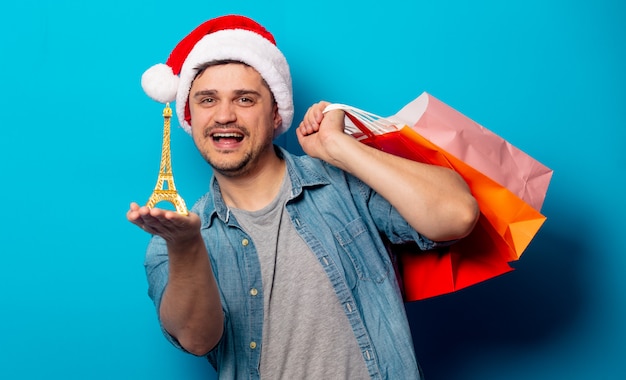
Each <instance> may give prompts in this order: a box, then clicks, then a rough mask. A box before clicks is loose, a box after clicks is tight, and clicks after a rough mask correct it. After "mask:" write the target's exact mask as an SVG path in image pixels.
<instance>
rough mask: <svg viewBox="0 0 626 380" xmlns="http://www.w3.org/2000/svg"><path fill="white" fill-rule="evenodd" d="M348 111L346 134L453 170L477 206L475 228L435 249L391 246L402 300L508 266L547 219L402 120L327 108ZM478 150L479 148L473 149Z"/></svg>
mask: <svg viewBox="0 0 626 380" xmlns="http://www.w3.org/2000/svg"><path fill="white" fill-rule="evenodd" d="M332 109H342V110H344V111H345V112H346V117H347V119H348V120H347V122H346V132H347V133H350V134H352V135H353V136H354V137H355V138H357V139H358V140H360V141H361V142H362V143H364V144H367V145H369V146H372V147H374V148H376V149H379V150H382V151H385V152H388V153H390V154H394V155H397V156H401V157H404V158H407V159H411V160H415V161H420V162H424V163H429V164H434V165H440V166H444V167H448V168H451V169H453V170H455V171H457V172H458V173H459V174H460V175H461V176H462V177H463V179H464V180H465V181H466V182H467V183H468V185H469V187H470V189H471V191H472V193H473V195H474V197H475V198H476V200H477V202H478V204H479V207H480V217H479V221H478V223H477V225H476V227H475V228H474V230H473V232H472V233H471V234H470V235H469V236H467V237H466V238H464V239H461V240H459V241H458V242H456V243H455V244H452V245H451V246H449V247H447V248H445V249H442V250H436V251H427V252H424V251H421V252H417V251H418V250H417V249H416V247H412V246H411V245H402V246H394V247H391V249H392V253H393V254H395V255H397V256H398V257H397V258H398V260H397V264H398V270H399V277H400V283H401V285H402V290H403V294H404V297H405V300H406V301H415V300H419V299H424V298H428V297H433V296H437V295H441V294H445V293H450V292H454V291H457V290H459V289H462V288H465V287H467V286H470V285H474V284H476V283H479V282H482V281H485V280H487V279H490V278H493V277H496V276H499V275H501V274H504V273H506V272H509V271H511V270H512V268H511V267H510V265H509V262H511V261H515V260H518V259H519V258H520V256H521V255H522V253H523V251H524V250H525V249H526V247H527V246H528V244H529V243H530V241H531V240H532V238H533V237H534V236H535V235H536V233H537V232H538V230H539V228H540V227H541V225H542V224H543V222H544V221H545V219H546V218H545V216H543V215H542V214H541V213H540V212H539V211H538V210H536V209H535V208H533V207H532V206H531V205H530V204H529V203H528V202H526V201H524V200H523V199H522V198H520V197H519V196H517V195H516V194H514V193H513V192H511V191H510V190H509V189H508V188H506V187H505V186H503V185H501V184H499V183H498V182H496V181H494V180H493V179H491V178H490V177H488V176H487V175H485V174H484V173H482V172H480V171H479V170H477V169H476V168H474V167H472V166H471V165H469V164H468V163H466V162H464V161H463V160H461V159H460V158H458V157H456V156H454V155H452V154H450V153H449V152H447V151H446V150H444V149H442V148H441V147H439V146H437V145H436V144H434V143H432V142H431V141H429V140H428V139H426V138H425V137H423V136H421V135H420V134H418V133H417V132H416V131H414V130H413V129H412V128H411V127H409V126H408V125H405V124H404V123H403V122H402V121H401V120H394V119H392V118H388V119H385V118H381V117H379V116H376V115H374V114H371V113H368V112H365V111H362V110H359V109H357V108H354V107H350V106H346V105H342V104H332V105H330V106H328V107H327V108H326V110H325V111H326V112H327V111H329V110H332ZM477 148H478V147H477Z"/></svg>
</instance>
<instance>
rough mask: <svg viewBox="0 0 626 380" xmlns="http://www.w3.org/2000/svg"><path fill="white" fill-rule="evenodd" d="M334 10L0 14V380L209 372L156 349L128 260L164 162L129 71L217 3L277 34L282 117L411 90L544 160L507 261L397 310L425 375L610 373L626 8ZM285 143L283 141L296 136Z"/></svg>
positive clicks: (522, 4) (325, 4)
mask: <svg viewBox="0 0 626 380" xmlns="http://www.w3.org/2000/svg"><path fill="white" fill-rule="evenodd" d="M339 3H340V2H337V1H327V0H319V1H315V2H311V3H310V4H307V3H306V2H297V1H271V2H270V1H250V2H246V1H240V2H236V3H235V5H232V4H226V2H199V1H184V0H181V1H177V2H172V1H158V0H152V1H145V2H142V1H123V2H122V1H115V0H111V1H107V2H79V1H74V2H71V1H63V0H56V1H52V0H49V1H45V0H40V1H30V2H27V1H14V2H10V3H9V4H5V5H4V6H3V10H2V13H1V16H0V17H1V18H2V22H0V44H1V45H0V48H1V51H2V54H1V57H2V59H0V68H1V70H0V72H1V73H2V74H1V75H0V88H1V91H0V100H1V102H0V105H1V107H2V118H1V119H0V120H1V121H0V123H1V126H2V136H1V137H0V159H1V162H2V163H3V164H4V166H3V168H2V170H1V171H0V173H2V174H1V175H0V199H2V201H3V202H2V203H3V206H4V213H3V217H2V219H1V221H0V223H1V224H2V226H1V228H0V251H1V254H0V268H1V270H0V271H1V274H0V350H1V352H0V378H2V379H47V378H63V379H86V378H89V379H111V378H117V379H141V378H151V379H155V380H156V379H181V378H185V379H206V378H207V373H209V374H212V370H210V368H209V365H208V364H207V363H206V362H205V361H204V360H202V359H198V358H195V357H191V356H187V355H184V354H182V353H180V352H178V351H176V350H175V349H174V348H172V347H170V346H169V344H168V343H167V342H166V341H165V340H164V339H163V338H162V336H161V334H160V332H159V329H158V326H157V323H156V317H155V313H154V310H153V307H152V304H151V303H150V301H149V299H148V297H147V295H146V281H145V277H144V273H143V267H142V262H143V252H144V249H145V245H146V243H147V241H148V237H147V236H145V235H143V234H142V233H141V232H140V231H139V230H138V229H136V228H134V227H133V226H131V225H130V224H129V223H127V222H126V220H125V212H126V210H127V207H128V203H129V202H130V201H132V200H135V201H139V202H145V201H146V200H147V198H148V196H149V195H150V192H151V190H152V187H153V186H154V182H155V180H156V175H157V172H158V164H159V159H160V147H161V146H160V144H161V127H162V118H161V115H160V114H161V106H160V105H158V104H157V103H155V102H152V101H151V100H149V99H148V98H147V97H146V96H145V95H144V94H143V92H142V90H141V88H140V85H139V78H140V76H141V74H142V72H143V71H144V70H145V69H146V68H147V67H149V66H150V65H152V64H154V63H158V62H163V61H164V60H165V59H166V57H167V54H168V53H169V51H170V49H171V48H172V47H173V46H174V45H175V43H176V42H178V40H179V39H180V38H181V37H182V36H184V35H185V34H186V33H187V32H189V31H190V30H191V29H192V28H193V27H195V26H196V25H197V24H199V23H200V22H202V21H204V20H205V19H207V18H210V17H213V16H216V15H220V14H224V13H232V12H234V13H244V14H247V15H250V16H252V17H254V18H257V19H258V20H259V21H261V22H262V23H264V24H265V25H266V26H267V27H268V28H269V29H270V30H271V31H273V32H274V34H275V35H276V37H277V40H278V43H279V46H280V47H281V48H282V49H283V51H284V53H285V55H286V56H287V58H288V59H289V61H290V63H291V67H292V71H293V78H294V87H295V100H296V107H297V112H296V120H299V119H300V118H301V117H302V115H303V113H304V111H305V110H306V107H307V106H308V105H309V104H310V103H312V102H314V101H317V100H319V99H328V100H330V101H335V102H342V103H348V104H352V105H354V106H357V107H360V108H363V109H367V110H369V111H372V112H375V113H378V114H382V115H387V114H392V113H395V111H396V110H398V109H399V108H400V107H401V106H402V105H404V104H405V103H407V102H408V101H410V100H411V99H413V98H414V97H416V96H417V95H418V94H420V93H421V92H422V91H428V92H430V93H431V94H433V95H434V96H436V97H438V98H439V99H441V100H443V101H444V102H446V103H448V104H449V105H451V106H453V107H455V108H456V109H458V110H459V111H461V112H463V113H464V114H466V115H467V116H469V117H471V118H473V119H474V120H476V121H478V122H479V123H481V124H483V125H484V126H486V127H487V128H489V129H491V130H493V131H494V132H496V133H498V134H500V135H501V136H503V137H505V138H506V139H508V140H509V141H510V142H512V143H513V144H514V145H516V146H518V147H519V148H521V149H522V150H524V151H526V152H528V153H529V154H531V155H532V156H534V157H536V158H537V159H539V160H540V161H541V162H543V163H544V164H546V165H548V166H549V167H551V168H552V169H554V171H555V174H554V177H553V181H552V184H551V187H550V190H549V192H548V197H547V200H546V203H545V205H544V208H543V212H544V213H545V214H546V215H547V216H548V221H547V222H546V224H545V225H544V227H543V228H542V229H541V231H540V232H539V234H538V235H537V237H536V239H535V240H534V241H533V243H532V244H531V245H530V247H529V248H528V250H527V251H526V252H525V254H524V256H523V257H522V259H521V260H520V261H519V262H517V263H515V267H516V268H517V270H516V271H514V272H513V273H510V274H507V275H505V276H502V277H499V278H497V279H494V280H491V281H489V282H486V283H483V284H481V285H478V286H475V287H472V288H470V289H466V290H464V291H461V292H458V293H456V294H452V295H448V296H443V297H438V298H435V299H431V300H426V301H423V302H418V303H413V304H410V305H408V311H409V314H410V317H411V323H412V325H413V328H414V339H415V342H416V349H417V353H418V356H419V359H420V361H421V363H422V365H423V367H424V369H425V371H426V373H427V375H428V378H429V379H430V380H437V379H446V380H449V379H451V380H454V379H459V380H461V379H463V380H466V379H482V380H484V379H494V380H495V379H528V378H532V379H557V378H569V379H589V378H593V379H623V378H626V363H625V361H624V358H625V357H626V345H625V343H624V342H625V341H626V322H625V320H626V287H625V286H624V283H623V280H622V278H623V272H624V271H625V270H626V246H625V244H624V239H623V236H622V235H623V229H624V226H625V223H624V219H623V215H624V214H625V213H626V207H625V206H626V203H625V202H624V196H623V193H624V190H623V189H624V188H625V186H624V185H625V181H624V167H625V166H626V154H625V153H624V148H623V141H624V138H623V133H622V132H623V130H624V128H626V111H625V109H626V107H625V103H626V74H625V73H626V70H625V69H624V67H625V66H626V57H625V53H626V30H625V27H624V17H625V16H626V7H625V6H624V5H623V4H622V3H621V2H618V1H608V0H596V1H593V2H591V1H588V2H582V1H565V0H541V1H539V0H527V1H518V0H513V1H506V2H504V1H495V0H492V1H476V2H466V1H460V0H457V1H455V0H448V1H428V2H427V1H408V0H407V1H399V0H390V1H385V2H379V1H376V2H374V1H371V2H370V1H362V2H359V1H348V2H345V3H347V4H339ZM183 7H184V8H185V9H184V10H181V9H182V8H183ZM280 142H281V143H282V144H283V145H286V146H287V147H289V148H290V149H292V150H294V151H298V148H297V142H296V140H295V139H294V137H293V131H291V132H290V133H289V134H288V135H287V136H286V137H284V138H281V141H280ZM172 149H173V167H174V173H175V175H176V184H177V187H178V188H179V190H180V192H181V194H182V195H183V196H184V197H185V199H186V200H187V203H189V204H191V203H193V201H194V200H195V199H196V198H198V197H199V196H200V195H201V194H202V193H203V192H204V191H205V189H206V186H207V183H208V174H209V173H208V169H207V167H206V165H205V164H204V163H203V161H202V160H201V159H200V157H199V155H198V154H197V153H196V151H195V148H194V147H193V145H192V143H191V140H190V139H189V138H188V137H187V136H186V135H185V134H184V133H183V132H182V130H180V129H178V128H176V129H174V130H173V134H172ZM208 378H212V375H209V376H208Z"/></svg>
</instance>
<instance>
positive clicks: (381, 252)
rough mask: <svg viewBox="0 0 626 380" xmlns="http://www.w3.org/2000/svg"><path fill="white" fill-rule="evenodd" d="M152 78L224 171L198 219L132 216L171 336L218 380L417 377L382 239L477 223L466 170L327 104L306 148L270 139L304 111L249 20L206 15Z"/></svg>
mask: <svg viewBox="0 0 626 380" xmlns="http://www.w3.org/2000/svg"><path fill="white" fill-rule="evenodd" d="M168 81H172V83H173V84H167V83H168ZM142 84H143V86H144V89H145V90H146V92H147V93H148V94H149V95H150V96H152V97H153V98H155V99H156V100H159V101H162V102H167V101H172V100H173V99H174V98H175V99H176V109H177V115H178V118H179V120H180V122H181V125H182V126H183V128H185V130H187V131H188V132H189V133H190V134H191V136H192V137H193V140H194V143H195V144H196V146H197V148H198V150H199V151H200V153H201V154H202V155H203V157H204V158H205V159H206V161H207V162H208V163H209V164H210V165H211V167H212V169H213V180H212V182H211V189H210V191H209V192H208V193H207V194H205V196H204V197H202V198H201V199H200V200H199V201H198V202H197V203H196V204H195V206H194V207H193V209H192V212H191V213H190V214H189V215H188V216H182V215H179V214H177V213H175V212H172V211H165V210H162V209H158V208H153V209H148V208H147V207H139V206H138V205H137V204H136V203H132V204H131V206H130V210H129V211H128V214H127V218H128V220H129V221H131V222H132V223H134V224H136V225H138V226H139V227H141V228H142V229H144V230H145V231H146V232H148V233H151V234H153V235H154V237H153V239H152V240H151V242H150V245H149V247H148V252H147V256H146V271H147V276H148V280H149V285H150V286H149V294H150V296H151V297H152V299H153V300H154V302H155V305H156V307H157V311H158V316H159V320H160V322H161V325H162V327H163V330H164V333H165V335H166V337H167V338H168V339H169V340H170V341H171V342H172V343H173V344H174V345H176V346H177V347H179V348H181V349H183V350H185V351H187V352H190V353H192V354H194V355H198V356H201V355H207V356H208V358H209V361H210V362H211V363H212V365H213V366H214V367H215V368H216V370H217V372H218V375H219V378H220V379H221V378H225V379H226V378H228V379H230V378H250V379H255V378H256V379H258V378H261V377H262V378H267V379H279V378H284V379H294V378H310V379H330V378H332V379H338V378H345V379H363V378H373V379H417V378H419V377H420V374H419V369H418V365H417V362H416V359H415V355H414V351H413V346H412V339H411V336H410V330H409V327H408V322H407V319H406V315H405V311H404V305H403V303H402V298H401V295H400V291H399V289H398V285H397V281H396V278H395V273H394V270H393V266H392V262H391V260H390V258H389V256H388V254H387V251H386V250H385V246H384V244H383V240H382V238H381V235H384V236H385V237H386V238H387V239H389V240H390V241H391V242H394V243H400V242H406V241H417V243H418V244H419V245H420V246H421V247H422V248H423V249H428V248H432V247H434V246H435V245H437V244H438V243H436V242H446V241H451V240H455V239H459V238H462V237H464V236H466V235H467V234H469V232H470V231H471V229H472V228H473V226H474V224H475V222H476V219H477V217H478V208H477V205H476V202H475V200H474V198H473V197H472V195H471V194H470V192H469V190H468V187H467V185H466V184H465V183H464V182H463V180H462V179H461V178H460V177H459V176H458V175H457V174H456V173H454V172H452V171H450V170H448V169H444V168H441V167H435V166H430V165H425V164H421V163H417V162H412V161H408V160H405V159H402V158H399V157H395V156H391V155H389V154H385V153H383V152H380V151H377V150H375V149H372V148H370V147H367V146H365V145H364V144H361V143H359V142H358V141H356V140H355V139H353V138H352V137H350V136H349V135H347V134H345V133H344V132H343V128H344V114H343V113H342V112H341V111H331V112H328V113H327V114H324V112H323V110H324V108H325V106H326V105H327V104H328V103H327V102H320V103H318V104H315V105H313V106H312V107H311V108H310V109H309V110H308V111H307V113H306V115H305V117H304V119H303V121H302V122H301V123H300V125H299V127H298V129H297V130H296V134H297V137H298V141H299V142H300V144H301V145H302V148H303V150H304V151H305V152H306V153H307V155H308V156H302V157H296V156H293V155H291V154H289V153H288V152H286V151H285V150H283V149H281V148H278V147H276V146H274V145H273V139H274V138H275V137H276V136H278V135H279V134H281V133H282V132H284V131H285V130H287V128H289V126H290V124H291V119H292V117H293V101H292V95H291V77H290V74H289V68H288V66H287V62H286V60H285V58H284V56H283V55H282V53H280V51H279V50H278V48H277V47H276V45H275V43H274V39H273V37H272V35H271V34H270V33H269V32H268V31H267V30H265V29H264V28H263V27H262V26H260V25H258V24H257V23H256V22H254V21H253V20H250V19H247V18H244V17H241V16H224V17H220V18H217V19H213V20H210V21H208V22H207V23H205V24H203V25H201V26H200V27H198V29H196V30H195V31H193V32H192V33H191V34H190V35H189V36H187V37H186V38H185V39H183V40H182V41H181V43H179V45H178V46H177V47H176V48H175V49H174V51H173V52H172V54H171V55H170V58H169V59H168V62H167V64H166V65H156V66H155V67H153V68H151V69H150V70H148V71H147V72H146V73H145V74H144V77H143V79H142Z"/></svg>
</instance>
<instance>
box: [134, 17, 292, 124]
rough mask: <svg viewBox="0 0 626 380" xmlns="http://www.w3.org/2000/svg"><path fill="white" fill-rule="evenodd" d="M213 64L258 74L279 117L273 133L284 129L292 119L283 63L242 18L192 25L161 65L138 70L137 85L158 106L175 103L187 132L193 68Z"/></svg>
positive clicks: (264, 34) (259, 30)
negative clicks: (228, 63)
mask: <svg viewBox="0 0 626 380" xmlns="http://www.w3.org/2000/svg"><path fill="white" fill-rule="evenodd" d="M216 60H236V61H241V62H243V63H245V64H247V65H249V66H251V67H253V68H254V69H255V70H256V71H258V72H259V74H260V75H261V77H263V79H264V80H265V82H267V84H268V85H269V88H270V90H271V91H272V94H273V95H274V99H276V103H277V104H278V113H279V114H280V116H281V118H282V124H281V125H280V126H279V127H278V129H277V131H276V133H275V135H276V136H278V135H279V134H281V133H283V132H285V131H286V130H287V129H289V127H290V126H291V122H292V120H293V97H292V89H291V75H290V73H289V65H288V64H287V60H286V59H285V56H284V55H283V54H282V53H281V52H280V50H278V48H277V47H276V41H275V40H274V37H273V36H272V34H271V33H270V32H268V31H267V30H266V29H265V28H264V27H263V26H261V25H259V24H258V23H257V22H256V21H254V20H252V19H249V18H247V17H244V16H239V15H227V16H222V17H217V18H214V19H211V20H209V21H206V22H205V23H203V24H202V25H200V26H198V27H197V28H196V29H195V30H193V31H192V32H191V33H190V34H189V35H187V36H186V37H185V38H184V39H182V40H181V41H180V42H179V43H178V45H176V47H175V48H174V50H173V51H172V53H171V54H170V56H169V58H168V59H167V62H166V63H165V64H163V63H159V64H156V65H154V66H152V67H151V68H149V69H148V70H146V71H145V72H144V74H143V75H142V77H141V86H142V87H143V90H144V91H145V92H146V94H148V96H150V97H151V98H152V99H154V100H156V101H158V102H160V103H168V102H172V101H174V100H176V115H177V116H178V121H179V122H180V125H181V127H182V128H183V129H184V130H185V131H186V132H187V133H191V125H190V121H191V116H190V114H189V106H188V99H189V90H190V89H191V83H192V82H193V80H194V78H195V77H196V73H197V67H198V66H199V65H201V64H204V63H207V62H210V61H216Z"/></svg>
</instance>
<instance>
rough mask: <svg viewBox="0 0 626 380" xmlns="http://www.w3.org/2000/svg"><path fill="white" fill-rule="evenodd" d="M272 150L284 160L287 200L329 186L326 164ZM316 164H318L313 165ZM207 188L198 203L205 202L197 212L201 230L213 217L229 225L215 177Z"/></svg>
mask: <svg viewBox="0 0 626 380" xmlns="http://www.w3.org/2000/svg"><path fill="white" fill-rule="evenodd" d="M274 149H275V150H276V154H277V155H278V157H280V158H282V159H284V160H285V162H286V164H287V174H288V175H289V179H290V180H291V194H290V197H289V200H293V199H295V198H297V197H298V196H300V194H302V190H303V189H304V188H308V187H315V186H325V185H328V184H330V180H329V178H328V176H327V175H326V173H325V170H324V166H325V165H326V164H324V163H322V162H321V161H319V160H311V159H310V158H309V157H305V159H303V157H300V156H294V155H292V154H290V153H289V152H288V151H287V150H285V149H284V148H282V147H279V146H277V145H274ZM316 162H317V163H318V164H315V163H316ZM319 163H322V165H319ZM209 187H210V189H211V191H210V192H209V193H208V194H206V195H205V196H204V197H203V199H202V200H201V201H199V202H198V203H204V202H206V205H205V206H204V207H202V208H199V210H204V215H201V217H202V227H201V228H203V229H204V228H209V227H210V226H211V224H212V223H213V219H214V218H215V217H217V218H219V219H220V220H222V222H224V223H225V224H231V223H230V210H229V209H228V206H226V203H225V202H224V198H223V197H222V192H221V190H220V186H219V183H218V182H217V179H216V178H215V175H213V177H212V178H211V183H210V185H209ZM203 201H204V202H203Z"/></svg>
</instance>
